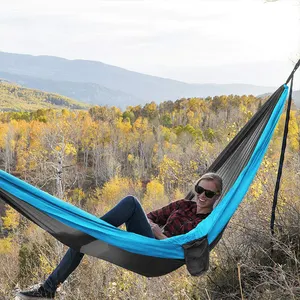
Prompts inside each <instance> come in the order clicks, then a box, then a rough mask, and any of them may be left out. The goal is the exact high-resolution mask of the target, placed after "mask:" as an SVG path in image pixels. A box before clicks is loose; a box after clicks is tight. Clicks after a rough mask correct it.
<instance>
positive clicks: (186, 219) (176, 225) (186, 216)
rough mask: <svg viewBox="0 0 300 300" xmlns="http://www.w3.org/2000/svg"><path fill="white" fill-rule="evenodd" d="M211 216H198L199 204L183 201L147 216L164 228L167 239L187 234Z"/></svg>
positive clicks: (172, 203)
mask: <svg viewBox="0 0 300 300" xmlns="http://www.w3.org/2000/svg"><path fill="white" fill-rule="evenodd" d="M208 215H209V214H197V204H196V203H195V202H193V201H189V200H185V199H181V200H177V201H174V202H171V203H170V204H168V205H167V206H164V207H162V208H160V209H158V210H155V211H151V212H150V213H148V214H147V217H148V219H149V220H151V221H152V222H154V223H155V224H157V225H159V226H160V227H162V228H163V234H164V235H166V236H167V237H171V236H175V235H179V234H185V233H187V232H189V231H190V230H192V229H193V228H195V227H196V226H197V225H198V224H199V223H200V222H201V221H202V220H204V219H205V218H206V217H207V216H208Z"/></svg>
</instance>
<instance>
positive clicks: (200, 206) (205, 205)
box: [196, 179, 219, 213]
mask: <svg viewBox="0 0 300 300" xmlns="http://www.w3.org/2000/svg"><path fill="white" fill-rule="evenodd" d="M198 186H199V187H200V188H201V187H202V188H203V189H204V190H203V191H202V193H197V196H196V203H197V212H203V213H209V212H211V211H212V210H213V206H214V203H215V202H216V200H218V198H219V194H218V188H217V186H216V184H215V182H214V181H213V180H206V179H202V180H201V181H200V182H199V183H198ZM200 190H201V189H200ZM210 192H215V193H217V194H215V195H214V196H213V197H211V198H210V197H208V196H210V194H212V193H210Z"/></svg>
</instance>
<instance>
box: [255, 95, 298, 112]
mask: <svg viewBox="0 0 300 300" xmlns="http://www.w3.org/2000/svg"><path fill="white" fill-rule="evenodd" d="M268 96H271V93H266V94H262V95H258V96H257V97H259V98H265V97H268ZM293 101H294V103H295V105H296V107H297V108H300V91H293Z"/></svg>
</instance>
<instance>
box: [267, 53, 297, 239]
mask: <svg viewBox="0 0 300 300" xmlns="http://www.w3.org/2000/svg"><path fill="white" fill-rule="evenodd" d="M299 66H300V59H299V61H298V62H297V63H296V65H295V67H294V69H293V71H292V73H291V74H290V76H289V77H288V79H287V81H286V84H288V83H289V82H290V81H291V85H290V93H289V99H288V104H287V109H286V118H285V126H284V132H283V138H282V145H281V154H280V160H279V166H278V172H277V179H276V185H275V190H274V197H273V205H272V214H271V223H270V228H271V234H272V235H274V232H275V231H274V224H275V218H276V216H275V215H276V207H277V202H278V193H279V188H280V181H281V176H282V169H283V163H284V154H285V150H286V143H287V136H288V130H289V121H290V111H291V104H292V94H293V82H294V73H295V72H296V70H297V69H298V67H299Z"/></svg>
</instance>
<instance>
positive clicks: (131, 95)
mask: <svg viewBox="0 0 300 300" xmlns="http://www.w3.org/2000/svg"><path fill="white" fill-rule="evenodd" d="M0 78H2V79H5V80H6V81H10V82H13V83H17V84H19V85H22V86H24V87H27V88H33V89H39V90H42V91H46V92H50V93H58V94H60V95H64V96H66V97H70V98H72V99H75V100H78V101H81V102H84V103H88V104H96V105H115V106H118V107H120V108H122V109H124V108H126V106H129V105H139V104H141V105H144V104H145V103H148V102H151V101H155V102H157V103H159V102H162V101H166V100H172V101H175V100H177V99H180V98H190V97H207V96H216V95H228V94H236V95H244V94H245V95H249V94H252V95H255V96H257V95H261V94H266V93H272V92H273V91H275V90H276V88H277V87H265V86H257V85H249V84H189V83H185V82H181V81H176V80H171V79H166V78H161V77H156V76H150V75H145V74H141V73H137V72H133V71H129V70H126V69H123V68H119V67H115V66H111V65H107V64H104V63H102V62H97V61H88V60H68V59H64V58H59V57H53V56H32V55H26V54H13V53H6V52H0ZM294 95H296V96H297V98H298V100H297V102H299V104H300V91H298V92H296V93H295V94H294Z"/></svg>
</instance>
